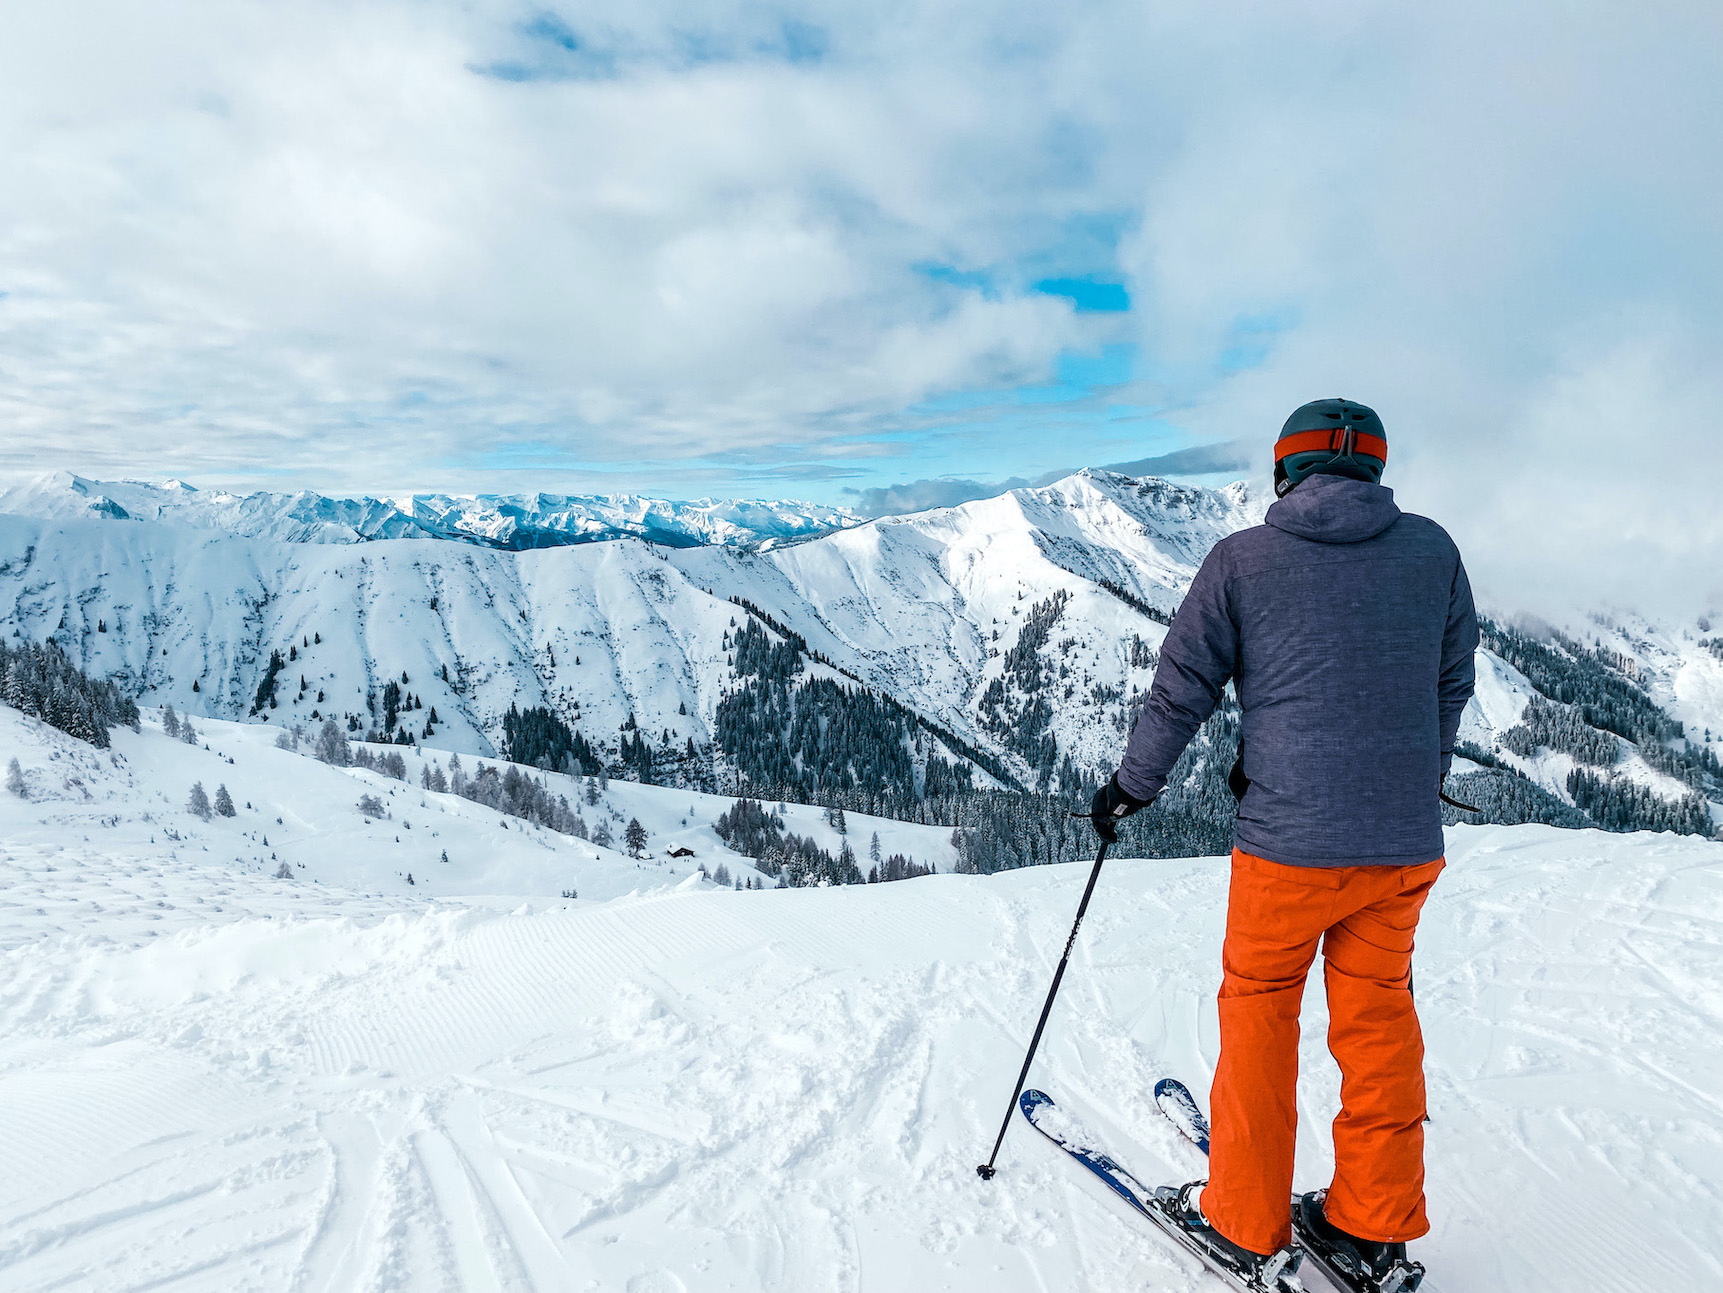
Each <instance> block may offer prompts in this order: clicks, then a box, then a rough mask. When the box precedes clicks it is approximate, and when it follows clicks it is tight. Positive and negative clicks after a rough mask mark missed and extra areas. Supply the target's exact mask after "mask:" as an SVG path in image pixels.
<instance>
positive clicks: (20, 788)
mask: <svg viewBox="0 0 1723 1293" xmlns="http://www.w3.org/2000/svg"><path fill="white" fill-rule="evenodd" d="M6 789H7V790H9V791H10V792H11V793H12V794H14V795H17V796H18V798H20V799H27V798H29V792H28V791H27V790H25V788H24V769H22V768H20V767H19V766H18V760H17V759H15V758H14V759H13V760H12V761H11V762H10V763H8V764H7V765H6Z"/></svg>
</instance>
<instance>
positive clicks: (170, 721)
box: [162, 705, 179, 740]
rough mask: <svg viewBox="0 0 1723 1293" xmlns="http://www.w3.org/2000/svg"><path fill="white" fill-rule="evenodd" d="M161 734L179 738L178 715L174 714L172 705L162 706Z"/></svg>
mask: <svg viewBox="0 0 1723 1293" xmlns="http://www.w3.org/2000/svg"><path fill="white" fill-rule="evenodd" d="M162 734H163V735H164V736H171V737H174V738H175V739H176V740H177V739H178V738H179V715H178V714H176V713H174V710H173V706H172V705H163V706H162Z"/></svg>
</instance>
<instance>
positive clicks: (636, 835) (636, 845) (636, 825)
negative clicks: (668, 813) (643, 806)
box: [623, 817, 646, 857]
mask: <svg viewBox="0 0 1723 1293" xmlns="http://www.w3.org/2000/svg"><path fill="white" fill-rule="evenodd" d="M623 839H624V840H625V841H626V842H627V844H628V851H629V852H630V853H632V854H633V855H634V856H635V857H639V856H640V851H641V850H642V849H644V848H645V847H646V828H645V827H644V826H642V825H641V824H640V819H639V818H638V817H630V818H629V819H628V829H627V830H626V831H624V832H623Z"/></svg>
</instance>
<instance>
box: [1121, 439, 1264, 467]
mask: <svg viewBox="0 0 1723 1293" xmlns="http://www.w3.org/2000/svg"><path fill="white" fill-rule="evenodd" d="M1253 461H1254V459H1253V456H1252V453H1251V446H1250V445H1248V444H1246V443H1245V442H1244V441H1242V440H1235V441H1233V442H1232V443H1230V444H1212V445H1194V446H1192V447H1191V448H1189V449H1175V450H1174V451H1173V452H1172V453H1163V454H1160V455H1158V456H1157V457H1154V458H1138V459H1137V460H1136V461H1135V462H1115V463H1110V464H1108V467H1107V470H1108V471H1116V472H1119V473H1120V474H1121V475H1125V476H1208V475H1213V474H1214V473H1216V472H1228V471H1245V470H1247V469H1249V468H1250V467H1251V466H1252V464H1253Z"/></svg>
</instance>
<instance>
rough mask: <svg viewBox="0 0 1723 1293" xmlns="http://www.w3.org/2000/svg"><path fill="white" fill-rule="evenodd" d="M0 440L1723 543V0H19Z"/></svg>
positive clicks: (1521, 585) (209, 457) (228, 477)
mask: <svg viewBox="0 0 1723 1293" xmlns="http://www.w3.org/2000/svg"><path fill="white" fill-rule="evenodd" d="M5 27H6V35H5V38H4V39H3V40H0V473H6V474H9V475H15V474H18V473H25V472H33V471H38V470H44V469H50V468H60V467H67V468H71V469H73V470H77V471H80V472H82V473H84V474H86V475H92V476H97V477H103V476H119V475H134V476H138V475H141V476H164V475H176V476H182V477H185V478H187V479H190V480H192V481H194V482H205V483H220V484H225V485H229V486H239V487H269V488H287V487H301V486H304V487H311V488H317V489H322V490H324V491H327V492H341V491H347V492H353V491H369V492H385V491H400V490H408V489H444V490H469V491H471V490H503V489H521V488H543V489H547V490H553V491H565V492H582V491H615V490H623V489H626V490H636V491H643V492H653V493H662V494H672V495H693V494H717V495H733V494H747V495H760V494H765V495H771V496H803V497H811V498H815V499H819V500H823V501H829V502H848V503H851V504H852V505H862V506H867V507H870V508H874V509H891V508H900V507H907V506H917V505H924V504H927V503H931V502H941V501H950V500H951V499H953V498H957V497H962V496H967V495H970V494H974V493H977V492H985V491H986V490H988V489H990V488H994V487H997V486H999V485H1001V484H1003V483H1007V482H1017V481H1026V480H1027V481H1033V480H1038V479H1043V478H1045V477H1046V476H1047V475H1048V474H1049V473H1053V472H1058V471H1062V470H1064V469H1066V468H1069V467H1074V466H1079V465H1083V464H1102V463H1114V462H1131V461H1138V460H1142V459H1165V458H1166V456H1167V455H1171V454H1183V455H1185V456H1184V457H1183V458H1177V459H1173V460H1172V461H1173V462H1175V463H1178V464H1182V467H1183V468H1198V469H1200V468H1206V467H1216V466H1218V467H1220V468H1222V469H1223V470H1222V472H1221V474H1214V473H1211V474H1209V475H1206V476H1202V477H1200V478H1201V479H1204V480H1210V481H1220V480H1224V479H1227V478H1228V476H1230V475H1238V474H1241V472H1240V471H1239V469H1237V468H1236V466H1234V465H1233V464H1235V463H1236V462H1237V461H1238V459H1239V457H1240V449H1239V448H1238V447H1237V446H1240V445H1242V446H1245V450H1244V452H1245V453H1246V454H1247V456H1251V457H1252V458H1253V461H1254V466H1255V470H1257V471H1258V472H1263V473H1265V472H1266V465H1267V452H1268V446H1269V444H1270V443H1271V442H1272V439H1273V436H1274V433H1275V432H1276V430H1277V429H1278V427H1279V425H1280V422H1281V421H1282V420H1283V419H1284V417H1285V416H1286V414H1287V412H1289V411H1290V409H1291V408H1292V407H1294V406H1295V405H1297V404H1299V403H1302V402H1303V401H1305V400H1307V399H1312V398H1317V397H1321V396H1328V395H1340V394H1343V395H1346V396H1349V397H1351V398H1354V399H1359V400H1363V401H1365V402H1367V403H1370V404H1373V405H1374V406H1375V407H1376V408H1377V409H1378V410H1379V411H1380V412H1381V413H1382V415H1383V417H1384V420H1385V421H1386V423H1387V426H1388V430H1389V435H1390V441H1391V444H1392V446H1393V448H1392V451H1391V457H1392V460H1391V463H1390V469H1389V471H1390V475H1389V481H1388V483H1390V484H1393V485H1395V486H1396V488H1397V489H1398V490H1399V491H1400V495H1401V498H1402V501H1403V502H1404V503H1406V504H1407V505H1409V506H1412V507H1415V508H1417V509H1419V510H1425V511H1428V512H1429V513H1431V514H1432V515H1435V516H1437V517H1438V519H1440V520H1442V521H1443V522H1444V523H1446V524H1448V525H1449V527H1450V529H1452V530H1453V531H1454V533H1455V535H1456V537H1457V538H1459V539H1460V540H1461V542H1462V546H1463V547H1464V548H1465V550H1466V551H1467V554H1468V558H1469V559H1470V561H1471V563H1472V565H1473V566H1474V568H1476V569H1477V570H1478V571H1479V573H1480V581H1481V582H1482V583H1483V584H1484V585H1485V586H1486V588H1496V589H1500V590H1502V592H1503V594H1504V595H1509V594H1514V595H1517V594H1518V593H1519V592H1521V591H1525V592H1527V593H1528V594H1529V593H1530V592H1534V591H1540V590H1548V589H1550V588H1558V589H1564V590H1566V589H1573V590H1580V591H1583V592H1586V593H1587V594H1589V593H1590V592H1591V590H1593V589H1595V590H1597V592H1598V593H1599V595H1601V596H1605V597H1615V598H1618V599H1621V600H1644V599H1645V598H1647V597H1650V598H1654V599H1666V600H1667V599H1674V600H1676V601H1680V600H1683V599H1703V598H1704V597H1707V596H1709V597H1712V598H1713V599H1714V600H1715V599H1716V598H1717V597H1718V595H1719V593H1723V579H1720V577H1719V573H1718V572H1719V570H1720V569H1723V424H1720V410H1723V364H1720V362H1719V356H1720V355H1723V214H1720V213H1723V76H1720V75H1719V73H1718V68H1719V67H1723V6H1720V5H1718V4H1717V3H1716V0H1694V2H1692V3H1685V4H1681V3H1656V2H1655V0H1653V2H1651V3H1636V4H1633V5H1623V4H1617V3H1604V2H1602V0H1597V2H1594V3H1591V4H1576V3H1571V2H1568V3H1549V4H1514V3H1505V4H1504V3H1500V2H1499V0H1491V2H1489V3H1485V2H1482V0H1476V2H1461V3H1450V4H1444V5H1407V4H1404V3H1397V2H1389V0H1382V2H1380V3H1370V2H1365V0H1356V2H1349V0H1321V2H1320V3H1302V4H1301V3H1297V2H1296V0H1294V2H1284V0H1275V2H1274V3H1270V2H1269V0H1259V2H1258V3H1254V4H1248V5H1245V4H1226V3H1216V2H1215V0H1203V2H1202V3H1196V2H1195V0H1192V2H1190V3H1178V4H1162V3H1153V2H1152V0H1148V2H1145V0H1093V2H1089V3H1084V2H1081V0H1076V2H1073V3H1066V4H1060V5H1047V4H1044V3H1036V4H1028V3H1014V2H1013V0H988V2H987V3H980V2H978V0H970V2H965V3H936V2H929V0H916V2H915V3H908V2H902V3H898V2H892V0H887V2H883V3H882V2H878V0H875V2H872V3H857V2H856V0H844V2H843V3H838V2H837V0H832V2H831V3H804V4H793V5H773V4H769V3H724V2H723V0H705V2H703V3H698V4H695V3H664V2H658V0H626V3H623V2H621V0H595V2H592V3H582V4H578V5H577V4H554V3H553V4H546V5H534V4H512V3H499V2H497V0H464V2H463V3H444V2H441V0H411V2H408V0H398V2H387V0H384V2H378V3H366V2H356V3H325V2H322V0H297V2H296V3H294V4H290V5H285V4H279V3H252V2H248V0H220V2H219V3H216V2H213V0H212V2H208V3H198V2H195V0H188V2H184V3H174V2H173V0H163V2H162V3H156V4H150V5H138V4H135V3H109V4H102V3H91V2H88V0H66V2H65V3H58V4H47V3H36V4H24V3H20V2H15V3H13V4H11V5H9V6H8V7H7V13H6V24H5Z"/></svg>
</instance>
